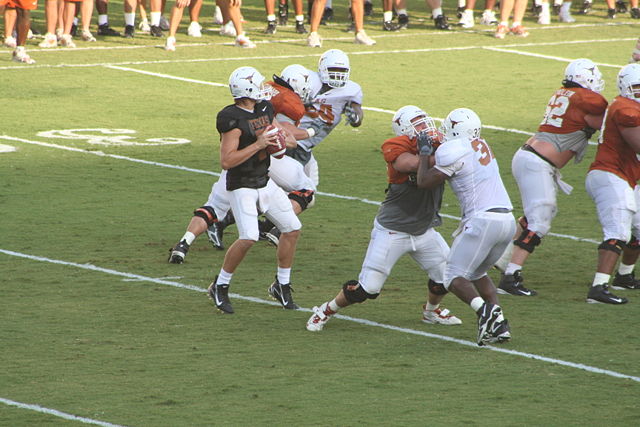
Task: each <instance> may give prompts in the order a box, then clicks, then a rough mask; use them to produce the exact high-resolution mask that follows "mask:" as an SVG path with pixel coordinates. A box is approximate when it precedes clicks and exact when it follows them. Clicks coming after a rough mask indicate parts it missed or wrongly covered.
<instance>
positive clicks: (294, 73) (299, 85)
mask: <svg viewBox="0 0 640 427" xmlns="http://www.w3.org/2000/svg"><path fill="white" fill-rule="evenodd" d="M311 74H312V71H311V70H308V69H307V68H305V67H303V66H302V65H300V64H293V65H289V66H287V67H285V69H284V70H282V74H281V76H280V77H282V80H284V81H285V82H287V83H288V84H289V86H291V89H293V91H294V92H295V93H297V94H298V96H299V97H300V99H301V100H302V103H303V104H308V103H309V102H311V100H312V99H313V94H312V87H311V86H312V80H311Z"/></svg>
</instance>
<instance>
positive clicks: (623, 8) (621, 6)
mask: <svg viewBox="0 0 640 427" xmlns="http://www.w3.org/2000/svg"><path fill="white" fill-rule="evenodd" d="M616 12H618V13H627V4H626V3H625V2H624V1H622V0H618V1H616Z"/></svg>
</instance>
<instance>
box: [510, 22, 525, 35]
mask: <svg viewBox="0 0 640 427" xmlns="http://www.w3.org/2000/svg"><path fill="white" fill-rule="evenodd" d="M509 32H510V33H511V34H513V35H514V36H516V37H528V36H529V31H527V29H526V28H524V27H523V26H522V25H518V26H516V27H511V29H510V30H509Z"/></svg>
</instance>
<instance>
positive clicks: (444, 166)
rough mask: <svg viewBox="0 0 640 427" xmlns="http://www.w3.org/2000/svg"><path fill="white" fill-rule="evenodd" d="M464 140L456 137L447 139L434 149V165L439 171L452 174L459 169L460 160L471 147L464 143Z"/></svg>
mask: <svg viewBox="0 0 640 427" xmlns="http://www.w3.org/2000/svg"><path fill="white" fill-rule="evenodd" d="M465 143H466V140H462V139H456V140H453V141H447V142H445V143H444V144H442V145H441V146H440V147H439V148H438V149H437V150H436V156H435V157H436V164H435V167H436V168H437V169H438V170H440V171H441V172H443V173H445V174H447V175H448V176H452V175H453V174H454V173H455V172H456V171H457V170H458V169H460V166H461V164H460V163H459V162H460V160H461V159H462V158H463V157H464V156H465V155H466V154H467V152H468V150H470V149H471V146H470V145H469V144H465Z"/></svg>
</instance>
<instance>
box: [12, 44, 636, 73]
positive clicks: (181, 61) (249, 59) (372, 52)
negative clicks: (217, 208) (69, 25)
mask: <svg viewBox="0 0 640 427" xmlns="http://www.w3.org/2000/svg"><path fill="white" fill-rule="evenodd" d="M634 40H636V38H628V37H627V38H614V39H588V40H567V41H557V42H541V43H512V44H504V45H500V46H496V47H495V49H505V48H511V47H513V48H516V47H517V48H522V47H537V46H540V47H542V46H561V45H567V44H585V43H586V44H597V43H615V42H621V41H634ZM118 48H122V47H118ZM132 48H133V47H132ZM154 48H155V47H154ZM488 48H490V47H488V46H486V45H476V46H459V47H443V48H423V49H391V50H364V51H356V52H348V54H349V56H351V55H392V54H406V53H427V52H451V51H460V50H472V49H488ZM491 48H492V49H493V47H491ZM87 49H90V48H87ZM93 49H101V48H99V47H98V48H93ZM102 49H104V48H102ZM309 52H312V53H308V54H306V53H305V54H296V55H276V56H237V57H230V58H195V59H161V60H154V61H123V62H111V63H105V62H100V63H91V64H55V65H51V64H36V65H30V66H29V67H25V66H24V65H10V66H4V67H0V70H22V71H27V70H36V69H39V68H87V67H104V66H107V65H153V64H187V63H198V62H225V61H245V62H255V61H259V60H269V59H294V58H312V57H319V56H320V55H321V54H322V51H318V50H314V49H310V50H309ZM0 53H2V52H1V51H0ZM513 53H520V52H519V51H514V52H513ZM603 66H610V65H608V64H607V65H605V64H603Z"/></svg>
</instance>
